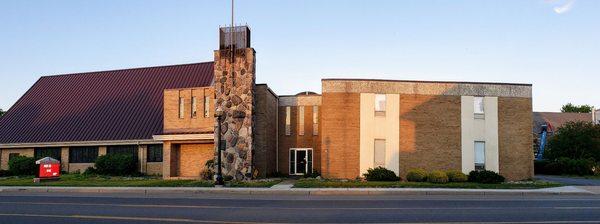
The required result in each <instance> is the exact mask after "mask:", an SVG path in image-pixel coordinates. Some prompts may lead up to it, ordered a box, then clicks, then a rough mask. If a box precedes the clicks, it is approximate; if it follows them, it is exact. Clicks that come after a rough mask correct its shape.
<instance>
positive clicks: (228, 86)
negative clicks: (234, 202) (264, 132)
mask: <svg viewBox="0 0 600 224" xmlns="http://www.w3.org/2000/svg"><path fill="white" fill-rule="evenodd" d="M232 32H233V33H232ZM231 40H235V41H233V43H232V41H231ZM233 46H235V47H233ZM255 55H256V52H255V51H254V49H253V48H251V47H250V29H249V28H248V27H247V26H236V27H233V28H232V27H223V28H221V29H220V47H219V50H216V51H215V63H214V76H215V79H214V82H215V83H214V87H215V97H216V104H215V109H216V110H218V109H220V110H222V111H223V122H222V123H221V136H222V140H225V142H226V144H225V150H224V151H223V152H222V153H223V154H222V163H223V176H231V177H233V178H234V179H237V180H241V179H250V178H252V152H253V142H252V139H253V126H254V125H253V122H254V121H253V118H254V86H255V81H256V76H255V65H256V59H255ZM215 124H217V121H216V120H215ZM215 142H216V141H215ZM217 146H218V144H217V143H215V147H217ZM215 156H216V155H215ZM215 161H216V159H215Z"/></svg>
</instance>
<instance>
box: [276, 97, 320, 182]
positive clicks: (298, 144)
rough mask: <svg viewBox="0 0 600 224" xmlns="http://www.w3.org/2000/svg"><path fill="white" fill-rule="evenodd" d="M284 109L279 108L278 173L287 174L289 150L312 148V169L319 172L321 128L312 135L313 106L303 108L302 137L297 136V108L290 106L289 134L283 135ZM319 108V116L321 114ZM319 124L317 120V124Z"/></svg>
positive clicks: (282, 107) (283, 107)
mask: <svg viewBox="0 0 600 224" xmlns="http://www.w3.org/2000/svg"><path fill="white" fill-rule="evenodd" d="M285 108H286V106H280V107H279V127H278V128H279V147H278V150H279V172H281V173H283V174H289V167H290V160H289V158H290V148H312V149H313V169H315V170H317V171H319V172H321V130H320V129H321V128H322V127H318V128H319V130H318V131H319V133H318V135H313V119H312V116H313V106H311V105H306V106H304V135H299V134H298V133H299V131H298V128H299V125H298V121H299V118H298V106H290V109H291V111H290V112H291V113H290V118H291V134H290V135H286V134H285V115H286V114H285ZM320 110H321V109H320V107H319V116H321V112H322V111H320ZM320 123H321V121H320V119H319V124H320Z"/></svg>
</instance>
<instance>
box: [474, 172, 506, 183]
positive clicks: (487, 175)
mask: <svg viewBox="0 0 600 224" xmlns="http://www.w3.org/2000/svg"><path fill="white" fill-rule="evenodd" d="M504 180H505V178H504V177H503V176H502V175H500V174H498V173H496V172H494V171H489V170H473V171H471V172H470V173H469V182H476V183H483V184H498V183H502V182H504Z"/></svg>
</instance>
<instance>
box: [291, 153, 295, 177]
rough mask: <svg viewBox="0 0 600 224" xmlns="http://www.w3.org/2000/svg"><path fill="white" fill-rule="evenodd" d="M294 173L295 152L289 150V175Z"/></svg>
mask: <svg viewBox="0 0 600 224" xmlns="http://www.w3.org/2000/svg"><path fill="white" fill-rule="evenodd" d="M295 173H296V150H294V149H290V174H295Z"/></svg>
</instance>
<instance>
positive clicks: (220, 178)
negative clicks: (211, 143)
mask: <svg viewBox="0 0 600 224" xmlns="http://www.w3.org/2000/svg"><path fill="white" fill-rule="evenodd" d="M215 117H216V118H217V130H215V134H216V136H217V139H216V141H215V144H217V177H216V178H215V179H216V180H215V185H216V186H223V185H224V184H225V182H223V173H222V170H221V151H223V150H225V147H224V144H221V123H222V122H223V109H221V108H217V111H216V112H215Z"/></svg>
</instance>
